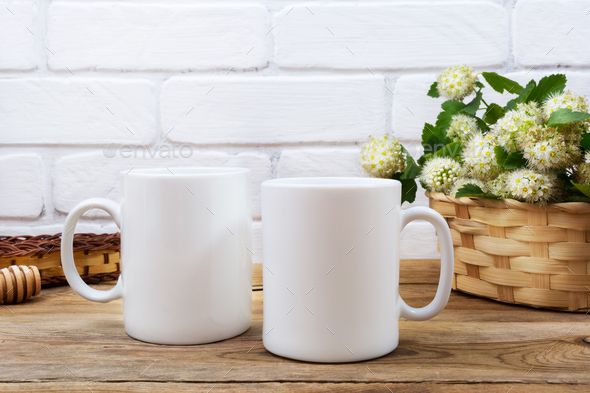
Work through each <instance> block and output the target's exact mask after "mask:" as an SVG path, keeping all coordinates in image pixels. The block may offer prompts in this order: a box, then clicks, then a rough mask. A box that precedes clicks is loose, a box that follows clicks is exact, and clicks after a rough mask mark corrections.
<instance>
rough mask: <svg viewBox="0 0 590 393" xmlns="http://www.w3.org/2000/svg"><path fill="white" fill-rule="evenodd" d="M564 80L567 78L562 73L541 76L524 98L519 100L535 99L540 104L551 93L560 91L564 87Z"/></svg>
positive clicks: (528, 100) (529, 100)
mask: <svg viewBox="0 0 590 393" xmlns="http://www.w3.org/2000/svg"><path fill="white" fill-rule="evenodd" d="M566 82H567V78H566V77H565V75H564V74H553V75H549V76H546V77H543V78H542V79H541V80H540V81H539V83H538V84H537V86H536V87H535V88H534V89H532V90H531V92H530V94H529V95H528V96H527V97H526V100H525V101H520V102H531V101H536V102H538V103H539V104H542V103H543V102H545V101H546V100H547V98H549V96H550V95H551V94H555V93H562V92H563V89H565V84H566ZM529 83H530V82H529Z"/></svg>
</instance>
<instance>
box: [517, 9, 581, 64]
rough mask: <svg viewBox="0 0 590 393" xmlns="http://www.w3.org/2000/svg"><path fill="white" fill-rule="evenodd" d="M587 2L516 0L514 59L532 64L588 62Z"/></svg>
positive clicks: (520, 62) (519, 62)
mask: <svg viewBox="0 0 590 393" xmlns="http://www.w3.org/2000/svg"><path fill="white" fill-rule="evenodd" d="M588 12H590V4H589V3H588V2H587V1H582V0H563V1H556V0H520V1H518V2H517V3H516V6H515V7H514V14H513V19H514V22H513V30H514V31H513V33H514V35H513V40H514V56H515V59H516V62H517V63H518V64H520V65H521V66H524V67H532V66H588V65H590V46H588V41H590V24H588V16H587V14H588Z"/></svg>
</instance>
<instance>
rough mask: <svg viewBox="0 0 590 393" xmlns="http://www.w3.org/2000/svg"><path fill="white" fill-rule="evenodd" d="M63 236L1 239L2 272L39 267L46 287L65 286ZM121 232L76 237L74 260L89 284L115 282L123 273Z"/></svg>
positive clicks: (0, 263) (83, 234)
mask: <svg viewBox="0 0 590 393" xmlns="http://www.w3.org/2000/svg"><path fill="white" fill-rule="evenodd" d="M60 243H61V234H60V233H58V234H57V235H40V236H14V237H9V236H0V269H1V268H4V267H8V266H11V265H25V266H37V268H38V269H39V273H40V274H41V285H42V287H43V288H46V287H50V286H56V285H66V284H67V281H66V279H65V277H64V272H63V270H62V268H61V256H60V252H59V251H60ZM120 245H121V239H120V236H119V234H118V233H115V234H101V235H95V234H92V233H80V234H76V235H74V260H75V261H76V267H77V268H78V272H79V273H80V275H81V276H82V279H84V281H86V282H87V283H98V282H100V281H108V280H116V279H117V278H118V277H119V273H120V258H119V250H120V247H121V246H120Z"/></svg>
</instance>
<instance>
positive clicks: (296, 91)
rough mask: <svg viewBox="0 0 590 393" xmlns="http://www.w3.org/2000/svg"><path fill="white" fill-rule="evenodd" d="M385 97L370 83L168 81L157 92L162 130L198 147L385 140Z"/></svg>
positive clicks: (379, 85)
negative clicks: (380, 137) (372, 137)
mask: <svg viewBox="0 0 590 393" xmlns="http://www.w3.org/2000/svg"><path fill="white" fill-rule="evenodd" d="M386 92H387V90H386V89H385V85H384V79H383V78H382V77H377V76H370V75H369V76H367V77H348V78H340V77H305V78H302V77H249V78H246V77H235V78H231V77H217V78H212V77H208V78H182V77H175V78H172V79H170V80H169V81H167V82H166V83H165V84H164V86H163V90H162V102H161V110H162V128H163V131H164V134H165V135H166V137H167V138H168V139H169V140H172V141H175V142H190V143H198V144H209V143H280V142H292V143H296V142H310V141H328V142H350V141H358V140H362V139H365V138H366V137H367V136H368V135H369V134H375V133H384V132H385V121H386V100H385V93H386ZM387 94H391V93H389V92H387Z"/></svg>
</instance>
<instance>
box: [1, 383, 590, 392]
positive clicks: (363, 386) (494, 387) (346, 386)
mask: <svg viewBox="0 0 590 393" xmlns="http://www.w3.org/2000/svg"><path fill="white" fill-rule="evenodd" d="M0 389H2V392H3V393H16V392H30V391H35V392H63V391H66V390H67V391H77V392H89V391H90V392H92V393H98V392H113V393H119V392H120V393H126V392H138V391H144V392H162V393H172V392H205V393H208V392H209V391H211V393H224V392H227V393H230V392H238V393H249V392H260V391H272V392H303V393H317V392H345V393H353V392H355V393H358V392H374V393H388V392H390V391H393V392H396V393H431V392H438V393H481V392H485V393H506V392H508V391H510V389H512V390H511V393H562V392H572V393H582V392H584V393H587V392H588V390H589V389H590V386H589V385H553V384H526V385H524V384H517V385H514V384H506V383H501V384H444V383H437V384H435V383H387V384H385V383H346V382H345V383H306V382H286V383H280V382H261V383H256V382H254V383H226V384H207V383H190V384H189V383H179V382H164V383H155V382H113V383H105V382H99V383H96V382H91V383H84V382H65V383H64V382H45V383H28V384H24V383H6V384H2V385H0ZM388 389H389V390H388Z"/></svg>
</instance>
